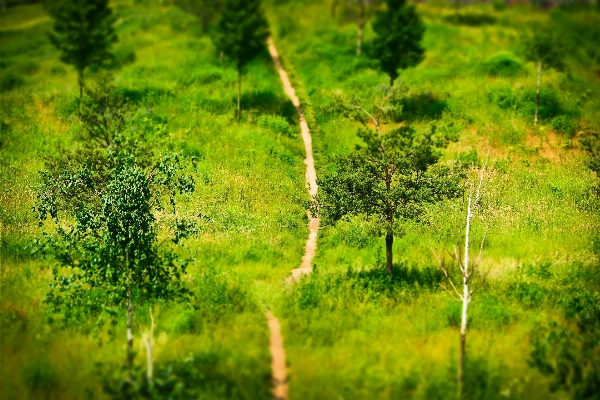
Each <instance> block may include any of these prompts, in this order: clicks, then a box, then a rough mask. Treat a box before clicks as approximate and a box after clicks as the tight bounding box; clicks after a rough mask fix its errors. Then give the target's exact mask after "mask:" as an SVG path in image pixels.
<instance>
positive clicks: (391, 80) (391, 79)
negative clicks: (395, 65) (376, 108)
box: [390, 76, 394, 87]
mask: <svg viewBox="0 0 600 400" xmlns="http://www.w3.org/2000/svg"><path fill="white" fill-rule="evenodd" d="M390 87H394V78H392V77H391V76H390Z"/></svg>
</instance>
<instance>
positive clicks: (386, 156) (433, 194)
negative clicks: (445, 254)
mask: <svg viewBox="0 0 600 400" xmlns="http://www.w3.org/2000/svg"><path fill="white" fill-rule="evenodd" d="M378 109H379V110H381V111H378V112H376V113H375V112H374V113H369V112H367V111H365V113H367V114H368V115H369V120H367V121H364V125H363V127H361V128H360V129H359V130H358V132H357V135H358V137H359V138H360V139H362V141H363V143H364V144H363V145H358V146H357V147H356V149H355V150H354V151H353V152H351V153H350V154H347V155H342V156H338V157H337V158H335V159H334V163H333V169H332V170H330V171H328V172H326V173H325V174H322V175H321V178H320V179H319V182H318V183H319V194H318V195H317V199H316V204H315V205H314V206H315V207H316V208H317V209H318V211H319V215H320V216H321V217H322V218H323V219H324V221H325V222H326V223H335V222H336V221H339V220H341V219H342V218H345V217H347V216H351V215H356V216H364V217H365V218H367V219H370V218H375V219H376V220H377V221H378V222H379V223H380V224H381V227H382V228H383V231H384V232H385V243H386V268H387V272H388V274H391V273H392V269H393V259H392V247H393V242H394V232H395V231H397V229H398V227H399V226H400V225H401V223H402V222H403V221H406V220H416V221H419V220H420V219H421V217H422V215H423V211H424V207H425V206H426V205H427V204H429V203H434V202H437V201H440V200H442V199H444V198H451V197H456V196H458V195H460V193H461V189H460V179H461V174H459V173H455V172H454V171H453V170H452V169H451V168H449V167H448V166H444V165H440V164H438V160H439V158H440V156H441V152H440V149H441V148H444V147H445V146H447V144H448V139H447V138H445V137H443V135H439V134H436V132H435V128H432V129H431V130H429V131H427V132H425V133H422V134H418V133H417V132H416V131H415V130H414V129H413V128H411V127H409V126H401V127H395V128H390V129H387V130H385V131H382V129H381V123H380V121H381V119H380V115H381V113H382V112H384V111H385V110H387V109H386V108H385V107H384V103H382V104H381V106H379V107H378ZM371 122H372V123H373V125H375V126H376V129H372V128H371V127H370V126H371V125H369V123H371ZM315 211H316V210H315Z"/></svg>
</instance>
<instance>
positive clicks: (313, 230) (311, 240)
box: [267, 38, 319, 282]
mask: <svg viewBox="0 0 600 400" xmlns="http://www.w3.org/2000/svg"><path fill="white" fill-rule="evenodd" d="M267 43H268V45H269V53H271V57H272V58H273V62H274V63H275V66H276V67H277V72H279V77H280V78H281V82H282V83H283V88H284V89H285V92H286V93H287V95H288V97H289V98H290V100H292V104H294V106H295V107H296V111H298V118H299V119H300V131H301V133H302V141H303V142H304V151H305V152H306V158H305V159H304V164H306V189H307V190H308V194H309V195H310V197H311V198H314V197H315V196H316V195H317V190H318V187H317V172H316V171H315V160H314V158H313V152H312V137H311V136H310V131H309V129H308V123H307V122H306V118H305V117H304V112H303V111H302V107H301V106H300V100H298V97H297V96H296V91H295V90H294V88H293V86H292V83H291V82H290V78H288V75H287V73H286V72H285V70H284V69H283V67H282V66H281V61H280V59H279V54H278V53H277V48H275V44H274V43H273V39H272V38H269V40H268V42H267ZM308 229H309V232H310V233H309V235H308V239H307V240H306V245H305V246H304V256H303V257H302V263H301V264H300V267H299V268H295V269H294V270H292V275H291V276H290V277H289V278H288V279H287V281H288V282H289V281H291V280H298V279H299V278H300V276H301V275H302V274H310V273H311V272H312V260H313V258H314V256H315V250H316V249H317V233H318V231H319V218H313V217H311V216H310V214H309V216H308Z"/></svg>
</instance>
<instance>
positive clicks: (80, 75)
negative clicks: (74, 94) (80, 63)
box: [77, 68, 83, 107]
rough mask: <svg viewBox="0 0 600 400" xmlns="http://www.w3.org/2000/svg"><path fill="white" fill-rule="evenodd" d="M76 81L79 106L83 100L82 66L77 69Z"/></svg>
mask: <svg viewBox="0 0 600 400" xmlns="http://www.w3.org/2000/svg"><path fill="white" fill-rule="evenodd" d="M77 83H79V106H80V107H81V102H82V100H83V68H81V69H80V70H78V71H77Z"/></svg>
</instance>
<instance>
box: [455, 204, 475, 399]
mask: <svg viewBox="0 0 600 400" xmlns="http://www.w3.org/2000/svg"><path fill="white" fill-rule="evenodd" d="M472 199H473V195H472V194H469V200H468V205H467V223H466V227H465V254H464V261H463V295H462V303H463V304H462V318H461V323H460V357H459V364H458V397H459V398H462V395H463V384H464V380H465V379H464V378H465V376H464V373H465V352H466V349H465V346H466V341H467V311H468V307H469V301H470V300H471V299H470V298H469V296H470V295H469V235H470V233H471V217H472V216H473V214H472V210H471V205H472ZM476 201H477V200H476Z"/></svg>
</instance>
